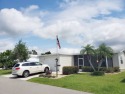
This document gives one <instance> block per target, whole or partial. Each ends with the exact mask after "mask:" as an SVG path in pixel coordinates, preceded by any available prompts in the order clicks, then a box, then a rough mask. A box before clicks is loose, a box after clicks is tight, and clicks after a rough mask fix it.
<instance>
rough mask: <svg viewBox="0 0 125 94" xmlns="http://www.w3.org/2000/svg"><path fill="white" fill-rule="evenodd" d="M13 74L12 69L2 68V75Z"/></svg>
mask: <svg viewBox="0 0 125 94" xmlns="http://www.w3.org/2000/svg"><path fill="white" fill-rule="evenodd" d="M5 74H11V70H0V75H5Z"/></svg>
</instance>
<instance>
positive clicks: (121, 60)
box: [120, 56, 123, 64]
mask: <svg viewBox="0 0 125 94" xmlns="http://www.w3.org/2000/svg"><path fill="white" fill-rule="evenodd" d="M120 62H121V64H123V59H122V56H120Z"/></svg>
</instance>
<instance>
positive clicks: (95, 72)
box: [91, 71, 105, 76]
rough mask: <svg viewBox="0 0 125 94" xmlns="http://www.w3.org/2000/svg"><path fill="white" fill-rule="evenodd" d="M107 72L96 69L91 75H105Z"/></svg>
mask: <svg viewBox="0 0 125 94" xmlns="http://www.w3.org/2000/svg"><path fill="white" fill-rule="evenodd" d="M104 74H105V72H104V71H94V72H92V73H91V75H95V76H103V75H104Z"/></svg>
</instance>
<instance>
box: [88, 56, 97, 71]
mask: <svg viewBox="0 0 125 94" xmlns="http://www.w3.org/2000/svg"><path fill="white" fill-rule="evenodd" d="M87 58H88V60H89V64H90V66H91V67H92V69H93V70H94V71H96V70H95V68H94V66H93V65H92V62H91V57H90V58H89V56H87Z"/></svg>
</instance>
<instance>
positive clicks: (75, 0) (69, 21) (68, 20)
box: [0, 0, 125, 53]
mask: <svg viewBox="0 0 125 94" xmlns="http://www.w3.org/2000/svg"><path fill="white" fill-rule="evenodd" d="M122 10H123V2H122V0H65V1H64V2H63V3H61V4H60V11H56V12H49V11H42V10H40V9H39V7H38V6H37V5H32V6H29V7H28V8H22V9H21V11H20V10H16V9H1V10H0V22H1V23H0V32H2V33H3V34H14V35H20V34H29V33H31V34H35V35H37V36H40V37H42V38H46V39H55V36H56V35H57V34H58V35H59V37H60V38H61V39H63V40H64V41H66V42H68V43H70V44H74V45H79V46H82V45H86V44H88V43H89V44H93V45H95V46H98V45H99V44H100V43H102V42H105V43H107V44H108V45H109V46H112V47H113V48H115V49H123V48H124V46H125V42H124V40H125V37H124V36H125V33H124V30H125V25H124V23H125V18H119V17H114V18H113V17H112V16H114V15H113V14H112V13H114V12H122ZM46 13H47V15H46ZM100 17H101V18H102V19H101V18H100ZM44 18H48V20H47V19H46V20H44ZM95 18H96V19H95ZM98 18H99V19H98ZM117 46H118V47H117ZM73 50H74V49H71V50H69V49H68V48H62V53H63V52H67V53H68V51H69V52H70V53H71V52H73ZM74 51H76V52H77V51H78V50H77V49H76V50H74Z"/></svg>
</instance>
